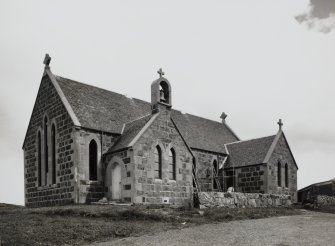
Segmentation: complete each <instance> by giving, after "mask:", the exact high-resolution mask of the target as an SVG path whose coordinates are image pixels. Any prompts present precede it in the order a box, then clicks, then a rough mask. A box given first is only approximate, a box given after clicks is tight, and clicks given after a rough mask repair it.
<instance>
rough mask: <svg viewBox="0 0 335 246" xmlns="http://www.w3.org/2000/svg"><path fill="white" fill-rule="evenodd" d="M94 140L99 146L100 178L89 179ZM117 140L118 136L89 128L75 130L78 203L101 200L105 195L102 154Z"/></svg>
mask: <svg viewBox="0 0 335 246" xmlns="http://www.w3.org/2000/svg"><path fill="white" fill-rule="evenodd" d="M92 140H94V141H95V142H96V144H97V147H98V151H97V154H98V168H97V169H98V170H97V171H98V173H97V174H98V177H97V178H98V180H97V181H91V180H89V144H90V142H91V141H92ZM115 140H116V136H114V135H112V134H109V133H104V132H97V131H94V130H89V129H82V128H77V129H75V131H74V142H75V168H76V173H77V184H76V187H75V189H76V190H77V191H78V195H77V197H76V203H90V202H96V201H98V200H100V199H101V198H102V197H104V195H105V186H104V180H105V167H104V165H103V161H102V156H103V154H104V153H105V152H106V151H108V149H109V148H110V147H111V146H112V145H113V143H114V142H115Z"/></svg>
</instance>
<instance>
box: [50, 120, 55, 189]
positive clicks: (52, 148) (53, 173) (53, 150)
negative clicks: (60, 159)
mask: <svg viewBox="0 0 335 246" xmlns="http://www.w3.org/2000/svg"><path fill="white" fill-rule="evenodd" d="M51 156H52V159H51V161H52V183H53V184H56V127H55V124H52V126H51Z"/></svg>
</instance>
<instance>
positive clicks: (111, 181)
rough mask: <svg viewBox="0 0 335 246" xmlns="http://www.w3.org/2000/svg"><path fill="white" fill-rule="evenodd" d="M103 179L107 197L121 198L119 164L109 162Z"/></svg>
mask: <svg viewBox="0 0 335 246" xmlns="http://www.w3.org/2000/svg"><path fill="white" fill-rule="evenodd" d="M105 180H106V186H107V188H108V191H107V195H106V196H107V198H108V199H110V200H111V199H113V200H118V199H121V165H120V164H119V163H118V162H111V163H110V164H109V165H108V167H107V171H106V179H105Z"/></svg>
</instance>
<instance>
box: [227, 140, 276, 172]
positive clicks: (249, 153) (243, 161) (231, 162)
mask: <svg viewBox="0 0 335 246" xmlns="http://www.w3.org/2000/svg"><path fill="white" fill-rule="evenodd" d="M275 138H276V135H273V136H269V137H263V138H257V139H251V140H246V141H240V142H235V143H230V144H226V148H227V151H228V154H229V157H228V160H227V162H226V164H225V168H229V167H241V166H249V165H256V164H262V163H264V160H265V157H266V156H267V153H268V152H269V150H270V147H271V145H272V143H273V142H274V140H275Z"/></svg>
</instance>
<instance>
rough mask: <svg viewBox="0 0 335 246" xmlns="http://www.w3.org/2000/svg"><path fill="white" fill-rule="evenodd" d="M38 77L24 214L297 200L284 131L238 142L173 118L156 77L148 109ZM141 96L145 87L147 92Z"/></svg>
mask: <svg viewBox="0 0 335 246" xmlns="http://www.w3.org/2000/svg"><path fill="white" fill-rule="evenodd" d="M50 61H51V57H50V56H49V55H48V54H47V55H46V56H45V59H44V64H45V67H44V72H43V75H42V79H41V83H40V87H39V90H38V94H37V97H36V100H35V104H34V108H33V111H32V114H31V118H30V121H29V125H28V128H27V132H26V135H25V138H24V143H23V147H22V148H23V152H24V179H25V180H24V190H25V192H24V193H25V205H26V206H27V207H41V206H56V205H65V204H84V203H91V202H97V201H99V200H101V199H103V198H104V199H103V200H106V199H107V200H109V201H112V202H123V203H131V204H166V205H185V204H190V203H192V201H193V197H194V194H196V193H197V192H201V191H215V192H226V191H227V190H230V191H235V192H245V193H270V194H286V195H290V196H291V199H292V200H293V201H295V200H296V193H297V170H298V166H297V163H296V161H295V159H294V157H293V154H292V152H291V149H290V147H289V145H288V142H287V139H286V137H285V134H284V132H283V130H282V125H283V124H282V122H281V120H279V122H278V125H279V130H278V132H277V133H276V134H274V135H272V136H267V137H261V138H257V139H252V140H241V139H240V138H239V137H238V136H237V135H236V134H235V132H234V131H233V130H232V129H231V127H229V126H228V124H227V123H226V121H225V119H226V117H227V115H226V114H225V113H222V115H221V119H222V121H221V122H219V121H213V120H209V119H205V118H203V117H199V116H195V115H192V114H187V113H182V112H181V111H179V110H177V109H174V108H173V104H172V98H173V97H172V95H173V93H172V92H173V91H172V87H171V84H170V82H169V81H168V80H167V78H165V77H164V73H163V71H162V70H161V69H160V70H159V71H158V74H159V78H158V79H156V80H155V81H153V82H152V83H151V101H150V102H147V101H143V100H139V99H135V98H129V97H127V96H125V95H121V94H118V93H116V92H112V91H108V90H104V89H100V88H97V87H95V86H92V85H88V84H84V83H80V82H77V81H73V80H71V79H67V78H64V77H61V76H57V75H55V74H53V73H52V72H51V69H50ZM148 88H150V87H149V86H148Z"/></svg>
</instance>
